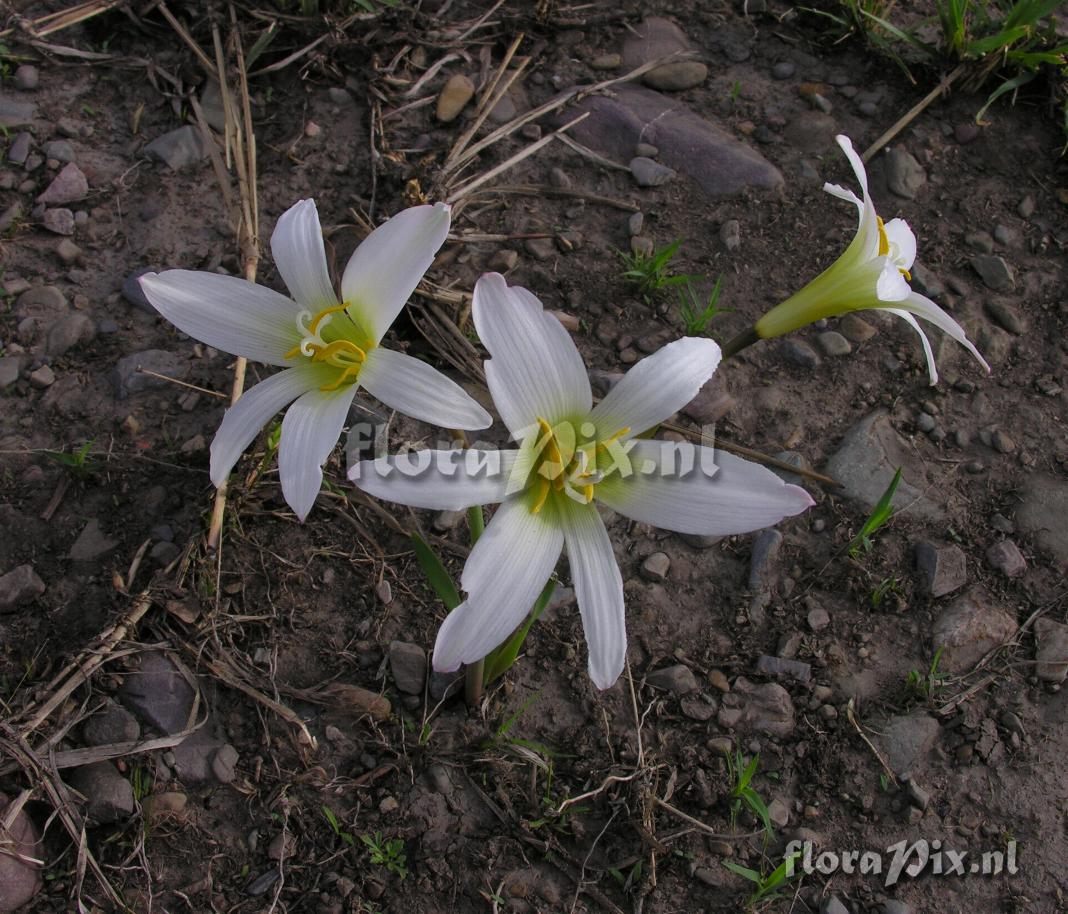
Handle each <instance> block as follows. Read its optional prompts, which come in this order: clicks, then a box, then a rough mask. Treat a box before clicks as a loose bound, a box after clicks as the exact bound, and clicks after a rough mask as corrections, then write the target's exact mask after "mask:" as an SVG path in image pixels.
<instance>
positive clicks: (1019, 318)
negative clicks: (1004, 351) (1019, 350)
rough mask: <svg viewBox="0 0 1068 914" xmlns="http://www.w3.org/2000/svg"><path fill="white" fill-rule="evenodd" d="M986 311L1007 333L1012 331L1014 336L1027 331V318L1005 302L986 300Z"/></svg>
mask: <svg viewBox="0 0 1068 914" xmlns="http://www.w3.org/2000/svg"><path fill="white" fill-rule="evenodd" d="M986 313H987V314H989V315H990V316H991V317H992V318H993V319H994V320H995V321H996V322H997V324H998V325H999V326H1001V327H1004V328H1005V329H1006V330H1008V331H1009V333H1014V334H1015V335H1016V336H1020V335H1022V334H1024V333H1027V330H1028V325H1027V320H1026V319H1025V318H1024V316H1023V315H1022V314H1021V313H1020V312H1019V311H1018V310H1017V309H1016V308H1014V307H1013V306H1012V305H1010V304H1008V303H1007V302H1003V301H997V300H989V301H987V302H986Z"/></svg>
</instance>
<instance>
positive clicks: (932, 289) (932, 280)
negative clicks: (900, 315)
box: [912, 260, 946, 298]
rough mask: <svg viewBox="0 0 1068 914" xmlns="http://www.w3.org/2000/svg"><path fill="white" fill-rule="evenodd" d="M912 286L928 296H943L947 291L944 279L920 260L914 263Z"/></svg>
mask: <svg viewBox="0 0 1068 914" xmlns="http://www.w3.org/2000/svg"><path fill="white" fill-rule="evenodd" d="M912 288H914V289H915V290H916V291H917V292H919V293H920V294H921V295H926V296H927V297H928V298H941V297H942V296H943V295H944V294H945V291H946V287H945V286H943V285H942V281H941V280H940V279H939V278H938V277H937V276H936V275H935V274H934V273H932V272H931V271H930V270H928V269H927V267H925V266H924V265H923V264H922V263H920V261H918V260H917V261H916V262H915V263H913V264H912Z"/></svg>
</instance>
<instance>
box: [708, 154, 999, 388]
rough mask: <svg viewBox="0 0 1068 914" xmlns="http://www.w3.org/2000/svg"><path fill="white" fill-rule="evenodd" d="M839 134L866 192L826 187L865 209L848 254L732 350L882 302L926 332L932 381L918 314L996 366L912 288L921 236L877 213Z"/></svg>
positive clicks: (883, 306)
mask: <svg viewBox="0 0 1068 914" xmlns="http://www.w3.org/2000/svg"><path fill="white" fill-rule="evenodd" d="M837 139H838V145H839V146H841V147H842V151H843V152H844V153H845V154H846V157H847V158H848V159H849V163H850V165H852V166H853V172H854V173H855V174H856V176H857V181H858V182H859V183H860V187H861V191H862V192H863V195H864V197H863V199H860V198H859V197H857V195H856V194H854V193H853V192H852V191H851V190H847V189H845V188H843V187H839V186H838V185H837V184H824V185H823V189H824V190H825V191H827V193H829V194H833V195H834V196H835V197H838V198H840V199H842V200H846V201H848V202H850V203H853V204H855V205H856V207H857V209H858V210H859V213H860V225H859V227H858V229H857V234H856V236H855V237H854V238H853V241H852V242H851V243H850V245H849V247H847V248H846V250H845V252H844V253H843V254H842V256H841V257H839V258H838V259H837V260H836V261H835V262H834V263H833V264H831V266H829V267H828V268H827V269H826V270H824V271H823V272H822V273H821V274H820V275H819V276H817V277H816V278H815V279H814V280H812V282H810V283H809V284H808V285H807V286H805V287H804V288H803V289H802V290H801V291H800V292H798V293H797V294H796V295H793V296H791V297H790V298H788V299H787V300H786V301H784V302H783V303H782V304H780V305H777V306H776V307H774V308H772V309H771V311H769V312H768V313H767V314H765V315H764V316H763V317H762V318H761V319H760V320H759V321H757V322H756V324H755V325H754V327H753V330H752V331H750V333H749V334H748V335H746V334H743V336H741V337H739V338H738V340H736V341H732V342H731V343H728V344H727V351H728V353H730V354H733V353H734V352H737V351H738V350H739V349H741V348H744V346H745V345H748V343H751V342H755V341H756V339H768V338H770V337H776V336H782V335H783V334H785V333H789V332H790V331H791V330H797V329H798V328H799V327H804V326H806V325H808V324H812V323H815V322H816V321H818V320H821V319H823V318H827V317H837V316H839V315H842V314H846V313H847V312H850V311H862V310H865V309H868V308H877V309H880V310H883V311H889V312H890V313H891V314H894V315H896V316H897V317H900V318H901V319H902V320H905V321H908V323H909V325H910V326H911V327H912V328H913V329H914V330H915V331H916V332H917V333H918V334H919V335H920V340H921V341H922V343H923V351H924V355H925V356H926V357H927V369H928V373H929V375H930V378H931V384H936V383H937V382H938V369H937V367H936V365H935V360H934V353H933V351H932V350H931V344H930V342H929V341H928V339H927V335H926V334H925V333H924V332H923V330H922V329H921V327H920V325H919V323H918V322H917V321H916V318H917V317H922V318H923V319H924V320H926V321H930V322H931V323H932V324H934V325H935V326H936V327H938V328H939V329H940V330H942V331H943V332H944V333H948V334H949V335H950V336H951V337H953V339H955V340H956V341H957V342H958V343H960V344H961V345H962V346H964V347H965V348H966V349H967V350H968V351H969V352H970V353H971V354H972V355H973V356H974V357H975V358H976V359H977V360H978V362H979V364H980V365H982V366H983V368H985V369H986V370H987V371H990V366H989V365H987V363H986V361H985V360H984V359H983V357H982V356H981V355H980V354H979V351H978V350H977V349H976V348H975V346H973V345H972V344H971V342H969V340H968V338H967V336H966V335H965V333H964V330H963V329H962V328H961V326H960V324H958V323H957V322H956V321H955V320H953V318H951V317H950V316H949V315H948V314H946V312H945V311H943V310H942V309H941V308H939V307H938V305H936V304H935V303H934V302H933V301H931V300H930V299H929V298H926V297H925V296H923V295H920V294H919V293H918V292H914V291H912V289H911V288H910V286H909V283H908V280H909V279H911V276H910V274H909V271H910V270H911V269H912V265H913V263H914V262H915V260H916V236H915V235H914V234H913V233H912V229H910V228H909V226H908V223H907V222H905V220H904V219H891V220H890V221H889V222H887V223H885V224H884V223H883V220H882V219H880V218H879V216H878V215H876V212H875V206H874V204H873V203H872V202H871V197H870V196H869V195H868V176H867V173H866V172H865V170H864V163H863V161H861V158H860V156H859V155H857V153H856V151H855V150H854V149H853V144H852V143H851V142H850V141H849V137H846V136H839V137H838V138H837Z"/></svg>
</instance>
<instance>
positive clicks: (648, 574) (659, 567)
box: [642, 552, 671, 581]
mask: <svg viewBox="0 0 1068 914" xmlns="http://www.w3.org/2000/svg"><path fill="white" fill-rule="evenodd" d="M670 568H671V559H669V558H668V556H667V553H665V552H654V553H653V554H652V555H650V556H649V557H648V558H647V559H646V560H645V561H644V562H642V577H643V578H645V579H646V580H647V581H663V580H664V579H665V578H666V577H667V576H668V571H669V570H670Z"/></svg>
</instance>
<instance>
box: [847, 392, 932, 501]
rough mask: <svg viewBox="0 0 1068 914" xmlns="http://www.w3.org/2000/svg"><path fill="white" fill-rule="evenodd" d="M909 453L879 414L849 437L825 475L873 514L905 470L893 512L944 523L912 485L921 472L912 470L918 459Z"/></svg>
mask: <svg viewBox="0 0 1068 914" xmlns="http://www.w3.org/2000/svg"><path fill="white" fill-rule="evenodd" d="M910 451H911V449H910V448H909V445H908V444H907V443H906V442H905V441H903V440H902V439H901V436H900V435H898V433H897V432H896V431H894V429H893V427H892V426H891V425H890V419H889V417H888V416H887V414H886V413H885V412H883V411H881V410H879V411H876V412H874V413H872V414H871V415H869V416H867V417H865V418H864V419H861V420H860V422H858V423H857V424H856V425H854V426H853V428H851V429H850V430H849V431H848V432H847V433H846V436H845V438H844V439H842V443H841V445H839V447H838V450H837V451H835V453H834V454H833V455H832V456H831V458H830V460H828V461H827V466H826V472H827V474H828V475H829V476H832V477H833V478H835V479H837V480H838V481H839V482H840V483H841V484H842V487H841V489H839V490H837V492H840V493H841V494H842V495H844V496H845V497H846V498H849V499H851V500H853V501H856V502H858V503H860V504H861V505H862V506H864V507H865V508H867V509H869V510H870V509H871V508H874V507H875V505H876V504H878V502H879V499H881V498H882V497H883V493H884V492H886V489H887V487H888V486H889V485H890V481H891V480H892V479H893V478H894V472H895V470H896V469H897V468H898V467H902V468H903V473H902V476H901V482H900V484H899V485H898V487H897V492H896V493H895V494H894V498H893V501H892V504H893V506H894V509H895V510H897V511H899V512H903V513H905V514H906V515H908V516H911V517H919V518H923V519H925V520H934V521H941V520H942V519H943V518H944V511H943V508H942V507H941V506H940V505H937V504H935V503H933V502H932V501H929V500H928V499H927V498H925V497H924V495H923V493H922V492H921V491H920V490H919V489H917V488H916V487H915V486H913V485H912V484H910V482H909V479H910V478H920V479H922V476H921V473H920V470H919V469H916V470H913V469H912V467H913V466H914V460H915V458H914V457H913V456H912V454H911V452H910Z"/></svg>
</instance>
